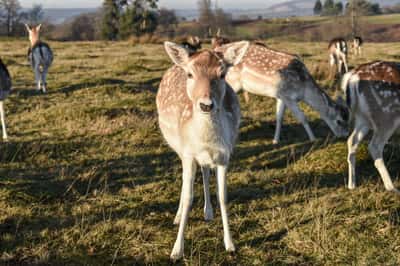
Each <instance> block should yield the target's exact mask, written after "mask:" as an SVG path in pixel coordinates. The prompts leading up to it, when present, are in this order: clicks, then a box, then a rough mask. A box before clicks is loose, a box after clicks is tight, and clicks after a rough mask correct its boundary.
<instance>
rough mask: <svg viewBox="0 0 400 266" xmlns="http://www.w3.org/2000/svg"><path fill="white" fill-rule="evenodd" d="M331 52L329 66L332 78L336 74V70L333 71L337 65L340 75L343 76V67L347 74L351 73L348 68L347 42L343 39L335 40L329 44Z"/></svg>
mask: <svg viewBox="0 0 400 266" xmlns="http://www.w3.org/2000/svg"><path fill="white" fill-rule="evenodd" d="M328 51H329V65H330V68H331V71H330V72H331V74H330V75H331V78H332V75H334V74H335V72H336V71H335V70H334V69H333V68H334V67H335V65H336V66H337V70H338V73H339V75H342V74H343V67H344V70H345V73H347V72H348V71H349V68H348V66H347V54H348V47H347V42H346V40H345V39H343V38H335V39H332V40H331V41H330V42H329V45H328Z"/></svg>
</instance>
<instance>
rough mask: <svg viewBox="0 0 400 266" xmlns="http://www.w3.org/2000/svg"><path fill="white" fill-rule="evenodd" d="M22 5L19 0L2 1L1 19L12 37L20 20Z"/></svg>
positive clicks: (0, 7)
mask: <svg viewBox="0 0 400 266" xmlns="http://www.w3.org/2000/svg"><path fill="white" fill-rule="evenodd" d="M20 9H21V5H20V3H19V1H18V0H0V11H1V18H2V20H3V21H4V24H5V26H6V31H7V35H8V36H11V34H12V33H13V31H14V26H15V24H17V23H18V20H19V10H20Z"/></svg>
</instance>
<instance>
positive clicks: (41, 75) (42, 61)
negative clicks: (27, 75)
mask: <svg viewBox="0 0 400 266" xmlns="http://www.w3.org/2000/svg"><path fill="white" fill-rule="evenodd" d="M41 26H42V25H41V24H40V25H38V26H36V27H32V28H31V27H29V25H27V24H25V27H26V30H27V31H28V33H29V41H30V43H31V45H30V47H29V50H28V59H29V61H30V63H31V66H32V69H33V71H34V73H35V80H36V84H37V89H38V90H39V91H40V90H42V91H43V92H46V89H47V83H46V79H47V73H48V70H49V67H50V66H51V64H52V63H53V51H52V50H51V48H50V46H49V45H48V44H47V43H45V42H42V41H40V36H39V34H40V29H41Z"/></svg>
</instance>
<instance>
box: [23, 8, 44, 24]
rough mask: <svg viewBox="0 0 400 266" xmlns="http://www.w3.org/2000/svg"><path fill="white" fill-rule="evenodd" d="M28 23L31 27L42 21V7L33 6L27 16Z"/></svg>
mask: <svg viewBox="0 0 400 266" xmlns="http://www.w3.org/2000/svg"><path fill="white" fill-rule="evenodd" d="M27 17H28V21H29V23H30V24H32V25H38V24H40V23H41V22H42V21H43V17H44V11H43V6H42V5H37V4H35V5H33V7H32V9H31V10H29V11H28V14H27Z"/></svg>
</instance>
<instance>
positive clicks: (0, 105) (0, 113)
mask: <svg viewBox="0 0 400 266" xmlns="http://www.w3.org/2000/svg"><path fill="white" fill-rule="evenodd" d="M0 117H1V127H2V130H3V140H7V139H8V136H7V131H6V122H5V120H4V102H3V101H0Z"/></svg>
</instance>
